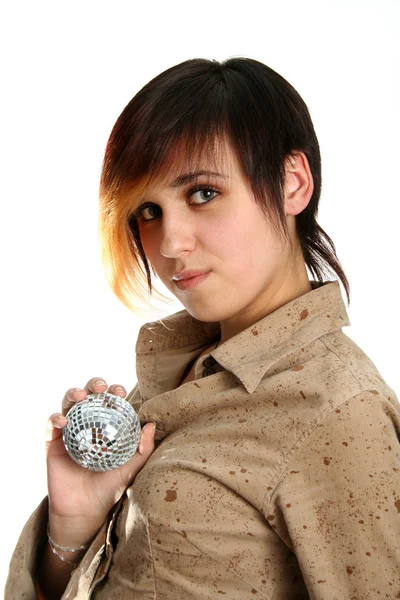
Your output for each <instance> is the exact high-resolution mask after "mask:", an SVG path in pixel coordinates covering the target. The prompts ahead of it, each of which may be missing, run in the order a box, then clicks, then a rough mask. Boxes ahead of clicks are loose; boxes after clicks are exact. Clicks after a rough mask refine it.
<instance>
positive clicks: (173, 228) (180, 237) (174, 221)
mask: <svg viewBox="0 0 400 600" xmlns="http://www.w3.org/2000/svg"><path fill="white" fill-rule="evenodd" d="M194 246H195V237H194V233H193V231H192V227H191V224H190V222H189V220H188V218H186V219H185V218H182V216H181V217H179V216H177V215H174V216H169V217H165V215H164V216H163V225H162V231H161V243H160V253H161V254H162V255H163V256H165V257H166V258H177V257H178V256H179V255H180V254H181V253H182V252H185V251H191V250H193V248H194Z"/></svg>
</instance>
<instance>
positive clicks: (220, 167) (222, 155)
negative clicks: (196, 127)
mask: <svg viewBox="0 0 400 600" xmlns="http://www.w3.org/2000/svg"><path fill="white" fill-rule="evenodd" d="M168 143H169V145H168ZM147 152H148V155H149V165H151V166H149V167H148V171H147V173H145V174H144V175H142V176H141V177H140V178H139V177H138V178H137V179H136V180H135V179H131V176H128V177H126V178H125V180H124V181H120V182H119V185H118V189H119V194H118V195H119V199H120V201H123V198H124V199H125V203H126V209H128V206H129V210H130V212H132V211H134V210H135V208H136V207H137V206H138V205H139V204H140V202H141V200H142V199H143V197H144V196H147V195H149V194H150V193H151V189H152V188H153V187H154V186H156V185H161V186H168V185H172V183H174V182H175V185H174V187H179V186H181V185H184V184H185V183H191V182H192V181H194V178H192V179H189V177H188V176H189V175H194V174H199V175H200V174H201V173H202V172H204V174H208V176H209V177H212V174H213V173H214V174H215V175H216V176H218V174H221V175H224V176H225V177H230V174H231V172H232V168H233V165H232V158H231V155H232V154H234V155H235V157H236V158H237V160H238V161H239V162H240V163H242V161H241V160H240V156H239V155H238V154H237V151H236V149H235V148H234V147H233V143H232V140H231V137H230V135H229V133H226V132H222V133H221V132H218V133H215V131H214V130H213V128H212V127H211V128H210V130H208V131H207V130H205V129H203V130H200V131H195V132H191V131H186V132H185V133H183V134H181V135H180V137H177V136H174V139H172V140H169V142H167V141H166V142H165V145H164V146H163V149H162V151H160V150H158V151H157V149H156V148H153V153H152V156H150V155H151V148H148V149H147ZM241 168H242V169H244V165H242V164H241ZM206 172H207V173H206Z"/></svg>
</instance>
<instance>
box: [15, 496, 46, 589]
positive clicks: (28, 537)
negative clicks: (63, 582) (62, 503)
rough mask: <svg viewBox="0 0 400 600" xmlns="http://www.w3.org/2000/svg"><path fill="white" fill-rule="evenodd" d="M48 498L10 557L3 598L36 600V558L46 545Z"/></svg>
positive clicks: (30, 520) (26, 528)
mask: <svg viewBox="0 0 400 600" xmlns="http://www.w3.org/2000/svg"><path fill="white" fill-rule="evenodd" d="M47 515H48V497H47V496H46V497H45V498H44V499H43V500H42V502H41V503H40V504H39V506H38V507H37V508H36V510H35V511H34V512H33V513H32V515H31V516H30V518H29V519H28V521H27V522H26V524H25V526H24V528H23V530H22V532H21V535H20V536H19V539H18V542H17V545H16V547H15V549H14V552H13V554H12V557H11V561H10V566H9V572H8V577H7V581H6V586H5V591H4V598H5V599H6V600H20V599H21V598H24V600H36V599H37V598H39V596H38V595H37V590H36V571H37V561H38V557H39V556H40V555H41V553H42V550H43V546H44V544H45V543H46V540H47V535H46V527H47Z"/></svg>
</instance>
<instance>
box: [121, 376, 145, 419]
mask: <svg viewBox="0 0 400 600" xmlns="http://www.w3.org/2000/svg"><path fill="white" fill-rule="evenodd" d="M125 400H126V401H127V402H129V404H130V405H131V406H132V407H133V409H134V411H135V412H139V408H140V407H141V406H142V404H143V400H142V397H141V395H140V391H139V384H138V383H136V384H135V386H134V387H133V389H132V390H131V391H130V392H129V394H128V395H127V396H126V398H125Z"/></svg>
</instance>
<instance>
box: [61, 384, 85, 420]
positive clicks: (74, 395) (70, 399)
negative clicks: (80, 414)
mask: <svg viewBox="0 0 400 600" xmlns="http://www.w3.org/2000/svg"><path fill="white" fill-rule="evenodd" d="M86 395H87V392H86V391H85V390H82V389H81V388H70V389H69V390H68V391H67V392H66V394H65V396H64V398H63V400H62V403H61V412H62V414H63V415H64V416H65V415H66V414H67V412H68V411H69V409H70V408H71V407H72V406H73V405H74V404H76V403H77V402H80V401H81V400H83V399H84V398H86Z"/></svg>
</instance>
